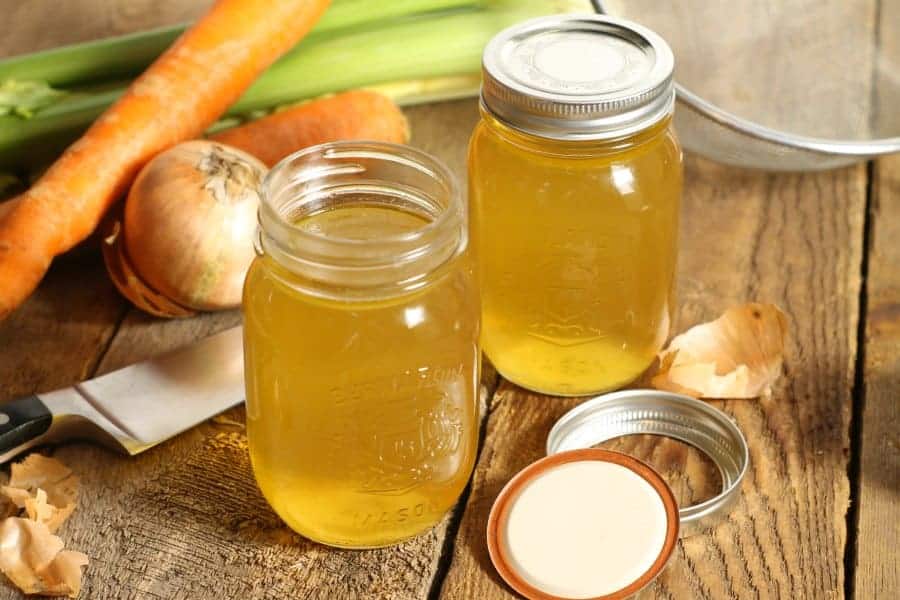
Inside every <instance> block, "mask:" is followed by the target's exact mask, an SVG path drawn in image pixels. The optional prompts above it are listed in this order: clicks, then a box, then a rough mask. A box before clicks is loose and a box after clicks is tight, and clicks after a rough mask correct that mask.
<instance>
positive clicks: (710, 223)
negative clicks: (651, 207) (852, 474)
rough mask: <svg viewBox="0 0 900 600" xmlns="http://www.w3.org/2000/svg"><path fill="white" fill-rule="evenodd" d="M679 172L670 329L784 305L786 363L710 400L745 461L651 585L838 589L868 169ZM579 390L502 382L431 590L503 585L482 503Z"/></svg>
mask: <svg viewBox="0 0 900 600" xmlns="http://www.w3.org/2000/svg"><path fill="white" fill-rule="evenodd" d="M686 181H687V189H686V194H685V205H684V210H683V228H682V232H683V238H682V240H683V241H682V253H681V260H680V269H679V288H680V298H681V304H680V311H679V312H680V314H679V319H678V322H679V323H680V327H679V329H684V328H686V327H687V326H689V325H692V324H694V323H696V322H698V321H702V320H707V319H710V318H713V317H715V316H717V315H718V314H719V313H720V312H721V311H722V310H724V309H725V308H726V307H728V306H729V305H732V304H735V303H738V302H742V301H745V300H748V299H756V300H760V301H771V302H775V303H777V304H779V305H780V306H781V307H782V308H784V310H785V311H786V312H787V314H788V315H789V316H790V320H791V330H792V335H791V341H790V345H789V348H788V352H787V360H786V365H787V366H786V376H785V378H784V379H783V380H782V381H781V382H780V384H779V385H778V387H777V389H776V390H775V394H774V395H773V397H772V398H771V399H766V400H759V401H756V400H754V401H730V402H717V403H716V405H717V406H720V407H721V408H723V409H724V410H725V411H727V412H728V413H730V414H731V415H733V416H734V417H735V419H736V420H737V422H738V423H739V424H740V426H741V428H742V429H743V431H744V432H745V434H746V435H747V437H748V439H749V440H750V447H751V460H752V469H751V471H750V473H749V475H748V478H747V481H746V483H745V485H744V488H743V494H742V497H741V500H740V502H739V504H738V506H737V507H736V508H735V510H734V512H733V513H732V515H731V517H730V519H729V520H728V522H727V523H724V524H723V525H721V526H720V527H718V528H717V529H716V530H714V531H713V532H711V533H709V534H705V535H700V536H695V537H691V538H688V539H685V540H683V541H682V542H681V543H680V544H679V550H678V555H677V557H676V559H675V561H674V562H673V563H672V564H671V566H670V567H669V568H668V569H667V571H666V572H665V573H664V575H663V576H662V577H661V578H660V579H659V581H657V582H656V584H655V585H654V587H653V589H652V590H651V591H650V593H649V594H648V595H649V597H657V598H705V599H720V598H811V599H812V598H815V599H818V598H829V597H840V596H842V594H843V585H844V584H843V568H842V561H843V552H844V544H845V540H846V532H845V513H846V510H847V504H848V497H849V486H848V481H847V476H846V466H847V450H848V423H849V416H850V407H851V402H852V398H851V392H852V385H853V362H854V358H855V356H856V348H855V345H856V324H857V308H858V307H857V304H858V293H859V287H860V281H859V265H860V260H861V256H862V248H861V240H862V227H863V213H864V206H865V193H866V192H865V188H866V174H865V168H864V167H861V166H860V167H854V168H849V169H844V170H840V171H834V172H828V173H818V174H809V175H767V174H763V173H752V172H741V171H738V170H734V169H729V168H725V167H720V166H716V165H713V164H711V163H708V162H703V161H700V160H696V159H693V160H689V161H688V166H687V177H686ZM577 403H578V400H577V399H574V400H572V399H565V400H564V399H554V398H549V397H544V396H540V395H536V394H530V393H527V392H525V391H523V390H521V389H519V388H517V387H515V386H512V385H509V384H502V385H501V387H500V390H499V392H498V394H497V395H496V397H495V399H494V402H493V404H492V407H493V408H492V412H491V414H490V416H489V418H488V425H487V437H486V441H485V445H484V450H483V451H482V454H481V457H480V460H479V463H478V466H477V468H476V472H475V477H474V481H473V488H472V494H471V496H470V498H469V501H468V505H467V507H466V512H465V515H464V517H463V521H462V525H461V527H460V534H459V536H458V538H457V541H456V545H455V547H454V556H453V562H452V564H451V567H450V571H449V574H448V576H447V578H446V580H445V583H444V586H443V589H442V595H443V597H445V598H480V599H491V598H504V597H508V596H510V591H509V589H508V588H507V587H505V586H504V585H503V584H502V582H500V581H499V579H498V577H497V575H496V574H495V572H494V570H493V568H492V566H491V565H490V561H489V558H488V556H487V549H486V545H485V541H484V536H485V524H486V519H487V515H488V512H489V510H490V507H491V504H492V502H493V500H494V498H495V497H496V495H497V493H498V492H499V491H500V488H501V487H502V486H503V485H504V484H505V483H506V481H508V480H509V479H510V478H511V477H512V475H513V474H514V473H515V472H516V471H517V470H518V469H520V468H521V467H523V466H525V465H526V464H528V463H530V462H532V461H534V460H536V459H538V458H539V457H541V456H542V455H543V453H544V443H545V440H546V435H547V433H548V432H549V430H550V427H551V426H552V425H553V423H554V421H555V420H556V419H557V418H558V417H559V416H560V415H562V414H563V413H564V412H565V411H566V410H567V409H568V408H570V407H571V406H574V405H575V404H577ZM635 448H637V449H640V448H639V446H635ZM643 451H645V452H651V456H650V458H651V460H652V459H654V456H653V454H652V453H653V452H655V453H656V457H655V458H656V461H657V462H656V464H657V465H660V462H659V461H662V465H661V466H662V467H664V468H668V469H671V468H673V467H677V466H678V462H679V461H683V463H684V464H685V465H687V466H686V469H687V471H686V472H687V476H688V478H689V479H692V480H694V481H691V486H690V487H692V488H694V489H698V490H699V489H702V488H703V487H704V486H706V485H708V483H705V482H704V481H702V480H701V479H702V477H703V476H704V475H703V474H704V472H705V470H704V469H702V468H698V467H697V466H696V465H691V464H689V463H690V462H691V461H692V460H693V459H691V457H690V455H689V453H683V454H682V455H681V457H678V456H677V455H673V454H671V453H670V452H662V453H660V451H659V450H655V449H654V448H653V445H650V447H649V448H646V447H645V448H644V449H643ZM673 457H674V460H673ZM673 462H674V463H675V464H674V465H673V464H672V463H673Z"/></svg>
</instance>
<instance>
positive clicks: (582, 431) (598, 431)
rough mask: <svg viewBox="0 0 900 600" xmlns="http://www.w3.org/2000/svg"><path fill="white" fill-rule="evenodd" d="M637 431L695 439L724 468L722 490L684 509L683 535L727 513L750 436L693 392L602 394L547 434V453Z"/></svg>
mask: <svg viewBox="0 0 900 600" xmlns="http://www.w3.org/2000/svg"><path fill="white" fill-rule="evenodd" d="M633 434H652V435H661V436H665V437H670V438H673V439H676V440H680V441H682V442H685V443H686V444H690V445H691V446H694V447H695V448H697V449H698V450H700V451H701V452H704V453H705V454H706V455H707V456H709V457H710V459H712V461H713V462H714V463H715V465H716V467H717V468H718V469H719V474H720V475H721V477H722V492H721V493H720V494H719V495H717V496H715V497H713V498H710V499H709V500H706V501H704V502H701V503H699V504H695V505H693V506H687V507H682V508H681V509H680V510H679V516H680V520H681V536H682V537H686V536H689V535H693V534H695V533H700V532H702V531H704V530H706V529H709V528H710V527H712V526H714V525H716V524H717V523H718V522H719V521H720V520H722V519H724V518H725V517H726V516H727V515H728V512H729V511H730V510H731V507H732V505H733V504H734V502H735V501H736V500H737V498H738V496H739V495H740V487H741V482H742V481H743V479H744V475H745V474H746V472H747V468H748V466H749V464H750V453H749V450H748V448H747V441H746V440H745V439H744V434H743V433H741V430H740V429H738V426H737V425H736V424H735V423H734V421H733V420H732V419H731V417H729V416H728V415H726V414H725V413H723V412H722V411H720V410H718V409H717V408H714V407H713V406H711V405H709V404H707V403H706V402H703V401H700V400H696V399H694V398H691V397H690V396H683V395H681V394H672V393H669V392H660V391H657V390H626V391H622V392H614V393H612V394H604V395H602V396H597V397H596V398H593V399H591V400H588V401H587V402H585V403H583V404H580V405H578V406H576V407H575V408H573V409H572V410H570V411H569V412H567V413H566V414H565V415H563V416H562V418H560V419H559V421H557V422H556V424H555V425H554V426H553V429H551V430H550V434H549V436H548V437H547V454H548V455H549V454H556V453H558V452H564V451H566V450H575V449H579V448H590V447H592V446H595V445H597V444H599V443H601V442H605V441H607V440H611V439H613V438H617V437H621V436H623V435H633Z"/></svg>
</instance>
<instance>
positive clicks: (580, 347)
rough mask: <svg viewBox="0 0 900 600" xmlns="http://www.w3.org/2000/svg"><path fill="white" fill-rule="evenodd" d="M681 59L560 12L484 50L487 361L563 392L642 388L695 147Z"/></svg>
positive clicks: (647, 36) (479, 185)
mask: <svg viewBox="0 0 900 600" xmlns="http://www.w3.org/2000/svg"><path fill="white" fill-rule="evenodd" d="M672 68H673V58H672V52H671V51H670V50H669V48H668V46H667V45H666V43H665V42H664V41H663V40H662V39H661V38H660V37H659V36H658V35H656V34H654V33H653V32H651V31H649V30H647V29H646V28H644V27H641V26H638V25H635V24H633V23H629V22H626V21H622V20H619V19H613V18H609V17H601V16H580V15H579V16H565V15H559V16H554V17H546V18H540V19H535V20H531V21H527V22H525V23H522V24H519V25H517V26H514V27H512V28H510V29H507V30H505V31H503V32H501V33H500V34H498V35H497V36H496V37H495V38H494V39H493V40H492V41H491V42H490V44H489V45H488V46H487V48H486V49H485V52H484V62H483V76H484V83H483V86H482V95H481V113H482V119H481V121H480V123H479V124H478V125H477V127H476V129H475V131H474V133H473V136H472V140H471V143H470V146H469V195H470V197H469V201H470V208H471V211H472V237H473V241H474V242H475V246H476V248H477V256H478V262H479V266H480V271H481V281H482V283H481V286H482V305H483V334H482V344H483V348H484V351H485V353H486V354H487V356H488V357H489V358H490V360H491V362H493V364H494V365H495V366H496V367H497V369H498V371H500V373H501V374H503V376H504V377H506V378H507V379H509V380H511V381H513V382H515V383H517V384H519V385H522V386H524V387H527V388H530V389H532V390H536V391H539V392H544V393H548V394H556V395H581V394H589V393H595V392H600V391H604V390H608V389H612V388H616V387H620V386H622V385H624V384H627V383H628V382H630V381H632V380H633V379H635V378H636V377H637V376H639V375H640V374H641V373H642V372H643V371H644V370H645V369H646V368H647V367H648V366H649V365H650V364H651V363H652V361H653V359H654V356H655V354H656V352H657V351H658V350H659V349H660V347H661V346H662V344H663V343H664V341H665V340H666V337H667V336H668V332H669V323H670V317H671V312H672V309H673V283H674V275H675V267H676V257H677V252H678V221H679V203H680V198H681V185H682V164H681V149H680V147H679V145H678V142H677V140H676V139H675V135H674V133H673V131H672V129H671V126H670V125H671V115H672V110H673V106H674V90H673V85H672Z"/></svg>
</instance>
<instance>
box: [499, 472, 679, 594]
mask: <svg viewBox="0 0 900 600" xmlns="http://www.w3.org/2000/svg"><path fill="white" fill-rule="evenodd" d="M667 527H668V523H667V518H666V507H665V505H664V504H663V501H662V498H661V497H660V495H659V493H658V492H657V491H656V490H655V489H654V488H653V486H652V485H651V484H650V483H649V482H648V481H646V480H645V479H644V478H643V477H641V476H640V475H638V474H637V473H635V472H633V471H632V470H631V469H628V468H627V467H623V466H621V465H618V464H615V463H610V462H603V461H596V460H582V461H575V462H570V463H565V464H562V465H559V466H557V467H554V468H552V469H549V470H548V471H546V472H544V473H542V474H541V475H539V476H537V477H535V478H534V480H533V481H530V482H528V483H527V484H525V485H524V486H523V487H522V489H521V491H520V492H519V493H518V495H517V496H516V497H515V498H514V499H512V501H511V504H510V508H509V509H508V516H507V521H506V527H505V530H504V531H502V532H500V535H501V539H502V543H503V545H504V546H505V548H506V554H507V556H508V557H509V565H510V567H511V568H513V569H514V570H515V571H516V572H517V573H518V574H519V576H520V577H521V578H522V579H524V580H525V581H526V582H528V583H529V584H530V585H532V586H534V587H535V588H537V589H539V590H541V591H543V592H545V593H547V594H551V595H554V596H559V597H563V598H573V599H574V598H592V597H595V596H603V595H606V594H611V593H614V592H617V591H620V590H622V589H624V588H626V587H627V586H629V585H630V584H632V583H634V582H635V581H637V580H638V579H639V578H640V577H641V576H642V575H643V574H644V573H646V572H647V571H649V570H650V568H651V567H652V566H653V563H654V562H655V561H656V559H657V558H658V557H659V556H660V553H661V552H662V550H663V546H664V544H665V541H666V531H667Z"/></svg>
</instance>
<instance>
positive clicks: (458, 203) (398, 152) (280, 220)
mask: <svg viewBox="0 0 900 600" xmlns="http://www.w3.org/2000/svg"><path fill="white" fill-rule="evenodd" d="M351 154H352V155H353V156H356V157H360V158H376V159H389V160H392V161H394V162H398V163H400V164H404V165H406V166H409V167H412V168H415V169H418V170H419V171H421V172H423V173H426V174H428V175H431V176H432V177H434V178H435V179H437V180H440V181H441V182H442V183H443V184H444V185H446V187H447V197H448V202H447V206H446V207H445V208H444V210H442V211H440V213H439V214H438V215H437V216H436V217H435V218H434V219H431V220H429V221H428V223H426V224H425V225H423V226H422V227H420V228H418V229H416V230H415V231H410V232H405V233H400V234H393V235H385V236H379V237H378V239H377V240H371V239H357V238H345V237H335V236H329V235H323V234H319V233H315V232H312V231H308V230H305V229H302V228H300V227H298V226H297V225H296V224H294V223H292V222H291V221H290V220H288V219H287V218H285V215H283V214H282V213H280V212H279V211H277V210H276V209H275V208H274V207H273V206H272V202H271V199H272V198H273V196H274V194H273V190H272V188H273V186H274V185H275V182H276V181H277V180H278V177H279V176H281V175H282V173H283V172H284V171H287V170H289V169H291V168H293V167H296V166H297V163H299V162H300V161H302V160H305V159H307V158H309V157H311V156H315V155H321V156H323V157H325V158H331V157H340V156H349V155H351ZM261 198H262V202H261V203H260V208H259V210H260V220H262V217H263V213H264V212H265V214H266V217H268V218H269V219H271V221H269V222H268V223H266V225H269V224H277V225H280V226H283V227H285V228H286V229H287V230H288V231H289V233H290V235H292V236H296V237H297V238H299V239H301V240H303V239H306V240H308V241H310V242H316V243H322V242H323V241H326V240H327V243H329V244H335V245H340V246H345V247H346V248H348V249H352V248H362V247H366V246H370V245H372V244H373V243H390V242H401V243H402V242H411V241H415V240H418V239H421V238H423V237H427V236H428V235H429V234H430V232H432V231H435V230H437V229H440V228H441V227H444V226H445V223H446V222H447V221H450V220H452V219H453V216H454V213H455V212H456V211H457V210H459V209H461V208H462V194H461V191H460V187H459V184H458V183H457V181H456V177H454V175H453V173H452V172H451V171H450V169H449V168H448V167H447V166H446V165H445V164H444V163H443V162H442V161H441V160H440V159H438V158H437V157H435V156H432V155H430V154H428V153H427V152H424V151H423V150H419V149H418V148H413V147H412V146H407V145H403V144H394V143H391V142H377V141H354V140H342V141H337V142H326V143H324V144H316V145H315V146H309V147H307V148H303V149H301V150H298V151H297V152H294V153H293V154H290V155H288V156H287V157H285V158H283V159H282V160H280V161H279V162H278V163H277V164H276V165H275V166H274V167H272V168H271V169H270V170H269V172H268V173H267V174H266V176H265V177H264V178H263V182H262V186H261ZM261 225H262V223H261Z"/></svg>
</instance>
